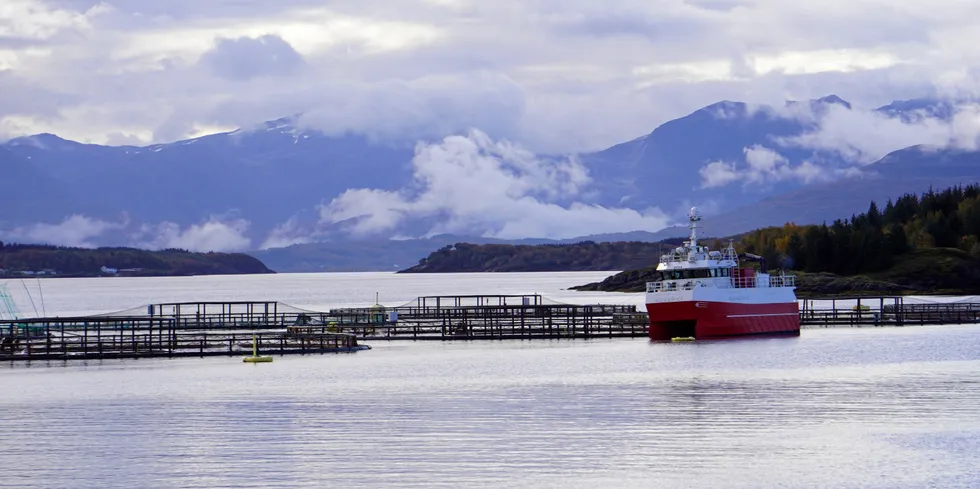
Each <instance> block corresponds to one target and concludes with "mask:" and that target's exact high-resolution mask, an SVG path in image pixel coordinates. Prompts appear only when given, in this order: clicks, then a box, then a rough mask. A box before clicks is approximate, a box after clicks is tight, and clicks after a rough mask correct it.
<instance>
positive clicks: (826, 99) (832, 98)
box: [816, 94, 851, 109]
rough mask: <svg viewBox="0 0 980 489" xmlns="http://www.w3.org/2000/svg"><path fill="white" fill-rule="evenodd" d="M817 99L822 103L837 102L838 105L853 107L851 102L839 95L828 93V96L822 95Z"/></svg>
mask: <svg viewBox="0 0 980 489" xmlns="http://www.w3.org/2000/svg"><path fill="white" fill-rule="evenodd" d="M816 101H817V102H820V103H822V104H836V105H843V106H844V107H847V108H848V109H850V108H851V103H850V102H848V101H846V100H844V99H842V98H840V97H838V96H837V95H833V94H831V95H827V96H824V97H820V98H818V99H817V100H816Z"/></svg>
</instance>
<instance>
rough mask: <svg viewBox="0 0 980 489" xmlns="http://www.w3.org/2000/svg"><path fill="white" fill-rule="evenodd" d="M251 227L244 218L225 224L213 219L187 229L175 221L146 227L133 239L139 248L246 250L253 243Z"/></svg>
mask: <svg viewBox="0 0 980 489" xmlns="http://www.w3.org/2000/svg"><path fill="white" fill-rule="evenodd" d="M248 227H249V222H248V221H246V220H244V219H233V220H227V221H223V220H220V219H219V218H217V217H211V218H210V219H208V220H207V221H205V222H202V223H200V224H194V225H191V226H188V227H187V228H185V229H181V227H180V225H178V224H175V223H172V222H163V223H160V224H157V225H155V226H149V225H143V226H142V227H141V228H140V232H139V233H138V234H137V236H135V237H134V238H135V241H136V245H137V246H139V247H141V248H150V249H165V248H181V249H185V250H189V251H200V252H207V251H243V250H247V249H249V247H250V245H251V240H250V239H249V238H248V237H247V236H245V233H246V232H247V231H248Z"/></svg>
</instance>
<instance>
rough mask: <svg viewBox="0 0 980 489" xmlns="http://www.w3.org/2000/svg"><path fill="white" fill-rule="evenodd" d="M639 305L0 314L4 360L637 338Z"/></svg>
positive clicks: (241, 307) (642, 328)
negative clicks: (378, 343) (372, 343)
mask: <svg viewBox="0 0 980 489" xmlns="http://www.w3.org/2000/svg"><path fill="white" fill-rule="evenodd" d="M648 322H649V321H648V319H647V316H646V313H645V312H641V311H637V309H636V306H624V305H574V304H561V303H557V302H554V301H548V300H547V299H545V298H543V297H542V296H540V295H480V296H427V297H419V298H417V299H415V300H413V301H411V302H409V303H408V304H405V305H402V306H397V307H384V306H381V305H375V306H372V307H363V308H345V309H333V310H330V311H312V310H305V309H301V308H297V307H293V306H289V305H287V304H283V303H280V302H186V303H164V304H152V305H148V306H146V307H143V308H138V309H131V310H126V311H121V312H115V313H110V314H102V315H95V316H85V317H50V318H30V319H14V320H3V321H0V360H31V359H76V358H77V359H85V358H140V357H159V356H164V357H166V356H207V355H242V354H246V353H249V352H251V349H252V339H253V337H254V338H255V339H256V342H257V347H258V350H259V352H260V353H263V354H291V353H300V354H302V353H324V352H346V351H356V350H359V349H366V348H368V347H366V346H364V345H362V344H361V343H360V341H362V340H372V339H379V340H398V339H407V340H453V339H469V340H477V339H532V338H551V339H558V338H597V337H605V338H612V337H638V336H645V335H646V334H647V324H648Z"/></svg>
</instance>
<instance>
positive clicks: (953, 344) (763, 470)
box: [0, 273, 980, 488]
mask: <svg viewBox="0 0 980 489" xmlns="http://www.w3.org/2000/svg"><path fill="white" fill-rule="evenodd" d="M605 275H607V274H605V273H595V274H591V275H589V274H550V273H545V274H513V275H512V274H498V275H494V274H474V275H467V274H459V275H453V276H439V277H435V276H424V277H423V276H397V277H396V276H394V275H390V274H311V275H309V276H286V275H282V276H275V277H201V278H198V277H193V278H185V279H131V280H130V281H129V282H126V281H122V280H118V279H104V280H103V279H99V280H95V281H92V282H91V283H90V284H87V286H86V287H78V286H76V285H75V284H73V283H71V281H69V280H64V281H62V282H61V283H58V282H59V281H58V280H50V281H43V282H44V283H43V287H44V294H45V300H46V304H47V308H48V312H49V313H50V312H51V311H52V310H54V311H86V310H88V311H95V310H100V309H106V310H116V309H124V308H126V307H129V306H135V305H138V304H139V303H146V302H151V301H156V302H163V301H169V300H192V299H194V300H204V299H209V300H210V299H243V300H249V299H251V300H259V299H266V298H273V297H272V296H276V297H275V298H280V299H282V300H284V301H286V302H290V303H296V304H298V305H316V304H323V305H324V306H330V305H333V306H337V305H342V304H338V302H344V303H345V304H347V303H350V304H361V303H367V304H369V303H373V301H374V292H375V291H379V292H380V296H381V298H382V302H383V303H386V301H385V299H386V297H388V298H389V299H388V302H387V303H399V301H401V302H405V301H407V300H409V299H411V298H412V297H414V296H416V295H420V293H419V291H426V292H421V293H430V292H427V291H431V293H433V294H435V293H476V292H483V293H524V292H535V291H537V292H541V293H544V294H545V295H547V296H549V297H552V298H555V299H558V300H568V301H576V302H610V303H611V302H614V299H615V300H618V301H619V303H623V301H629V300H636V299H637V295H635V294H634V295H613V294H610V295H602V294H597V295H589V296H584V295H578V294H576V293H573V292H568V291H562V290H560V289H561V288H563V287H567V286H569V285H575V284H578V283H584V282H587V281H593V280H596V279H598V278H602V277H604V276H605ZM403 277H405V278H403ZM436 278H438V280H436ZM205 279H206V280H205ZM583 279H585V280H583ZM450 291H455V292H450ZM229 294H235V296H234V297H229V296H228V295H229ZM263 294H264V295H263ZM148 297H152V298H153V299H151V300H146V298H148ZM606 298H608V299H609V300H603V299H606ZM403 299H404V300H403ZM638 302H642V297H640V298H639V301H638ZM18 303H19V304H21V301H18ZM627 303H628V302H627ZM21 305H22V304H21ZM370 344H371V346H372V347H373V350H370V351H363V352H358V353H354V354H331V355H314V356H302V357H301V356H288V357H277V358H276V359H275V362H274V363H271V364H264V365H245V364H242V363H241V361H240V359H238V358H236V357H230V358H182V359H172V360H170V359H153V360H124V361H101V362H96V361H88V362H50V363H48V362H36V363H32V364H29V365H27V364H20V363H14V364H11V363H8V364H2V365H0V392H2V393H3V394H2V395H0V413H2V416H0V433H3V434H4V439H5V440H7V442H6V443H5V448H4V450H2V451H0V486H9V487H168V488H169V487H590V488H592V487H710V488H714V487H718V488H723V487H724V488H728V487H736V488H742V487H745V488H749V487H868V488H898V487H964V488H965V487H978V486H980V466H978V464H976V463H975V454H976V453H977V451H978V449H980V416H978V415H980V402H978V401H980V327H977V326H967V325H963V326H957V325H950V326H932V327H929V326H927V327H907V328H867V329H821V330H804V331H803V333H802V334H801V336H800V337H797V338H774V339H752V340H734V341H702V342H694V343H650V342H648V341H646V340H644V339H634V340H588V341H581V340H573V341H566V340H555V341H548V340H542V341H523V342H521V341H496V342H449V343H435V342H419V343H412V342H401V341H399V342H383V341H378V340H375V341H372V342H370Z"/></svg>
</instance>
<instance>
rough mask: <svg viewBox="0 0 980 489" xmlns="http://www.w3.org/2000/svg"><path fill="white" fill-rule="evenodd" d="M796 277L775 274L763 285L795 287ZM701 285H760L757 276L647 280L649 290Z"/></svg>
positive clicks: (727, 286) (727, 287)
mask: <svg viewBox="0 0 980 489" xmlns="http://www.w3.org/2000/svg"><path fill="white" fill-rule="evenodd" d="M795 286H796V277H795V276H793V275H775V276H770V277H769V285H768V286H762V287H795ZM700 287H715V288H718V289H729V288H736V289H751V288H756V287H759V283H758V281H757V278H756V277H745V278H741V277H732V278H731V279H730V280H717V279H714V282H711V281H698V280H695V279H683V280H661V281H659V282H647V292H676V291H678V290H693V289H696V288H700Z"/></svg>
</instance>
